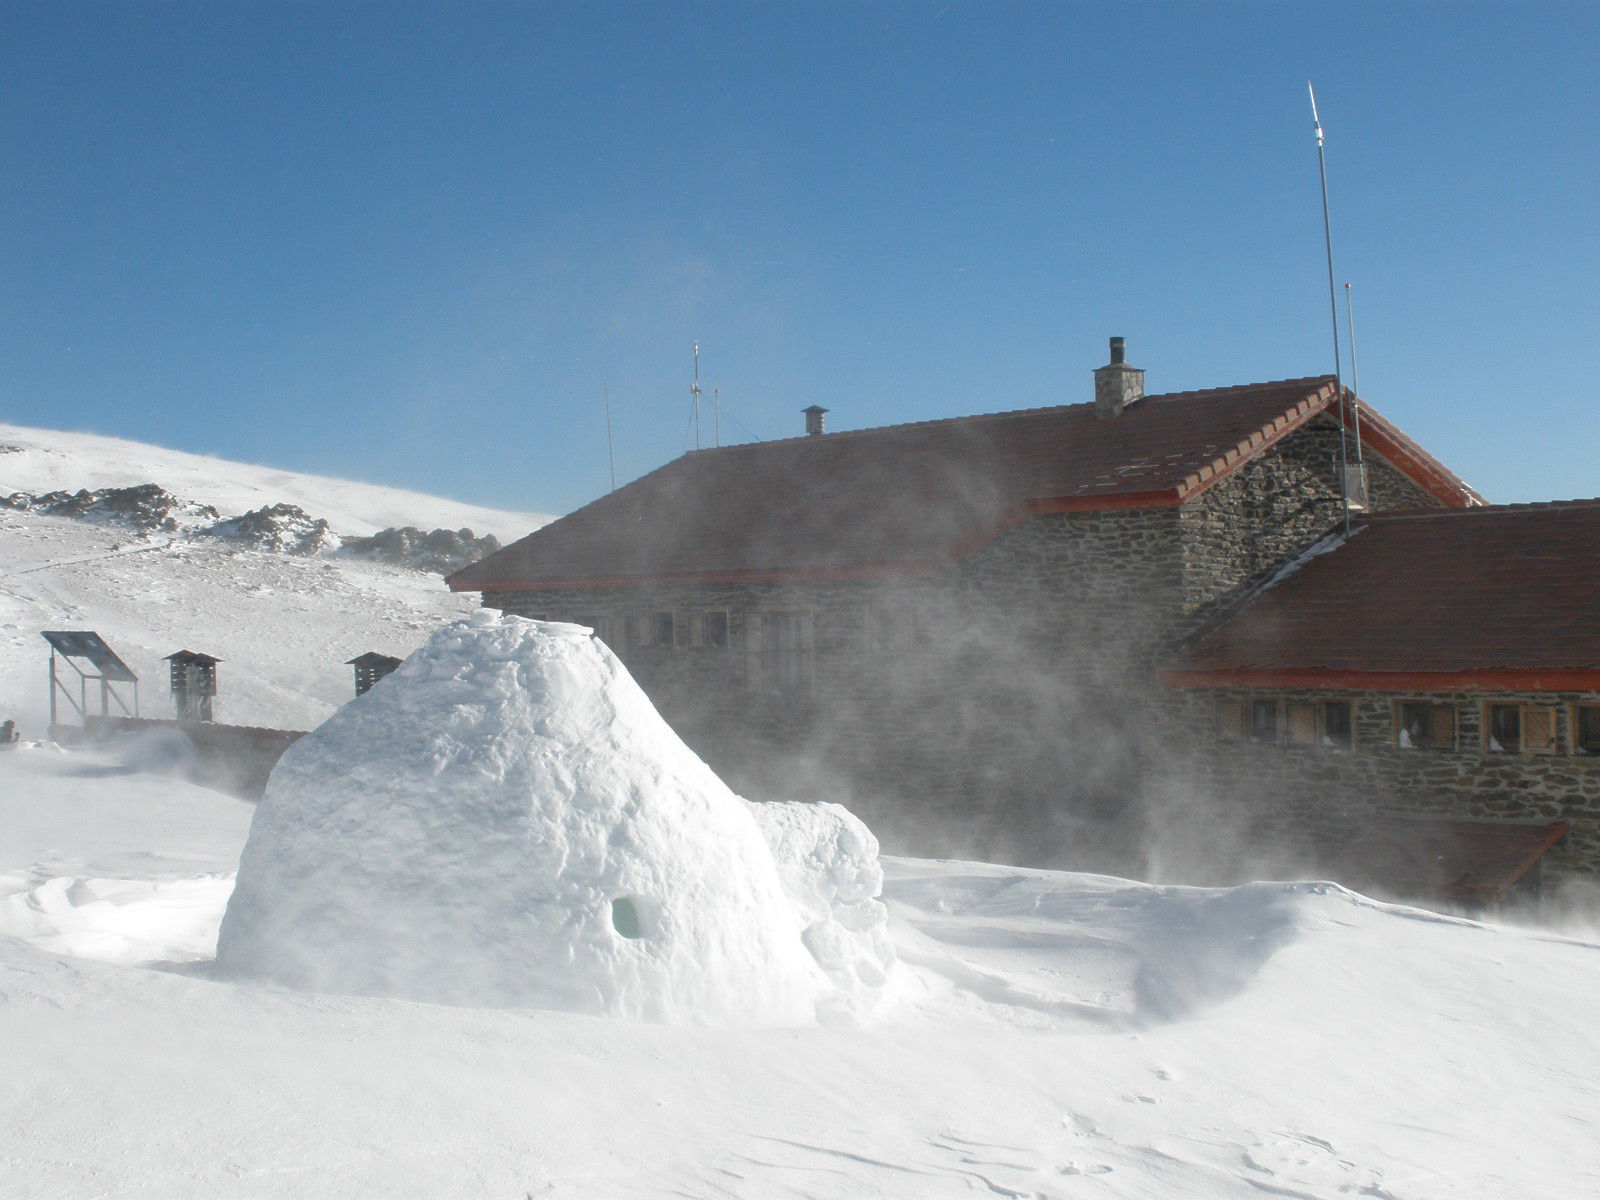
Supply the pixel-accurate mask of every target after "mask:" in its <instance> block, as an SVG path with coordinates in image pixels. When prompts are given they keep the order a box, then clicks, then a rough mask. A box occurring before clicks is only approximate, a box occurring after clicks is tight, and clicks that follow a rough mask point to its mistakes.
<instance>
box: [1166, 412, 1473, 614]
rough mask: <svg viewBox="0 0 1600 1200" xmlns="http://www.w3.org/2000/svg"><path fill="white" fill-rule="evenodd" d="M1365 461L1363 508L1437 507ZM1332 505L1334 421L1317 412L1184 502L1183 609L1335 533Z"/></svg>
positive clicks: (1339, 521) (1376, 460)
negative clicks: (1365, 500)
mask: <svg viewBox="0 0 1600 1200" xmlns="http://www.w3.org/2000/svg"><path fill="white" fill-rule="evenodd" d="M1352 445H1353V443H1352ZM1366 466H1367V492H1368V506H1367V507H1368V511H1370V512H1394V511H1403V510H1406V509H1415V508H1440V507H1443V506H1442V505H1441V503H1440V502H1439V501H1438V500H1437V499H1435V498H1434V497H1433V496H1432V495H1431V494H1429V493H1428V492H1427V491H1425V490H1423V489H1422V488H1420V487H1418V486H1417V485H1416V484H1415V483H1413V482H1412V481H1411V480H1410V479H1408V478H1407V477H1406V476H1405V475H1403V474H1401V473H1400V472H1399V471H1398V470H1396V469H1395V468H1394V467H1392V466H1390V465H1389V464H1388V463H1387V462H1385V461H1384V460H1383V459H1382V458H1380V457H1379V456H1378V455H1377V454H1375V453H1372V452H1371V451H1368V452H1367V455H1366ZM1339 503H1340V493H1339V427H1338V426H1337V425H1336V424H1334V422H1333V420H1332V419H1331V418H1328V417H1320V418H1318V419H1317V420H1316V421H1314V422H1312V424H1310V425H1308V426H1307V427H1305V428H1304V429H1301V430H1298V431H1297V432H1295V433H1294V434H1292V435H1290V436H1289V437H1287V438H1285V439H1284V440H1283V441H1282V442H1281V443H1279V445H1278V446H1276V447H1275V448H1274V449H1273V451H1272V452H1270V453H1268V454H1264V455H1262V456H1261V457H1260V458H1258V459H1255V460H1254V461H1252V462H1249V463H1246V464H1245V465H1244V466H1243V467H1241V468H1239V469H1238V470H1237V471H1236V472H1234V473H1233V474H1232V475H1230V476H1229V477H1228V478H1226V479H1224V480H1223V481H1222V482H1221V483H1219V484H1217V485H1216V486H1215V487H1213V488H1210V489H1209V490H1207V491H1206V492H1203V493H1202V494H1201V495H1200V496H1198V497H1196V498H1195V499H1194V500H1193V501H1191V502H1190V503H1189V504H1186V505H1184V507H1183V517H1182V520H1183V548H1184V563H1183V567H1184V592H1185V605H1186V607H1187V608H1188V609H1189V610H1190V611H1192V612H1194V613H1195V614H1196V615H1197V616H1204V615H1205V614H1206V613H1209V612H1213V611H1218V610H1221V609H1225V608H1227V607H1228V606H1229V605H1230V604H1231V603H1232V602H1233V601H1234V600H1235V599H1237V598H1238V597H1239V595H1240V594H1242V593H1243V592H1247V591H1249V590H1250V589H1251V588H1253V587H1256V586H1258V585H1259V584H1261V583H1263V582H1265V581H1266V580H1267V579H1268V578H1270V577H1271V575H1272V574H1273V572H1275V571H1276V570H1278V569H1279V567H1281V566H1282V565H1283V564H1284V563H1285V562H1287V561H1289V560H1291V559H1293V558H1294V556H1295V555H1296V554H1298V553H1300V552H1301V551H1302V550H1304V549H1305V548H1306V547H1308V546H1310V545H1312V544H1313V543H1315V542H1316V541H1318V540H1319V539H1320V538H1322V537H1325V536H1326V535H1328V534H1330V533H1333V532H1336V531H1338V530H1339V529H1340V528H1341V527H1342V526H1343V518H1342V516H1341V512H1340V507H1339ZM1357 519H1359V518H1357Z"/></svg>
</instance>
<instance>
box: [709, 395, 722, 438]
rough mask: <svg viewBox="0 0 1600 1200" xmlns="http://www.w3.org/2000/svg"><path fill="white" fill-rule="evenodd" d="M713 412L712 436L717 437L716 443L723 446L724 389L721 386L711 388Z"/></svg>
mask: <svg viewBox="0 0 1600 1200" xmlns="http://www.w3.org/2000/svg"><path fill="white" fill-rule="evenodd" d="M711 413H712V418H713V423H712V426H711V430H712V436H713V438H714V439H715V441H716V444H717V445H718V446H721V445H722V389H721V388H712V389H711Z"/></svg>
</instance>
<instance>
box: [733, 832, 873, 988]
mask: <svg viewBox="0 0 1600 1200" xmlns="http://www.w3.org/2000/svg"><path fill="white" fill-rule="evenodd" d="M750 810H751V812H752V813H754V814H755V818H756V823H757V824H758V825H760V826H761V830H762V832H763V833H764V834H765V835H766V838H767V845H768V846H770V847H771V848H772V855H773V857H774V858H775V859H776V860H777V863H778V875H779V878H780V879H781V880H782V882H783V887H784V891H786V892H787V893H788V894H789V897H790V899H791V900H793V902H794V903H795V905H796V906H797V907H798V908H799V909H800V911H801V912H802V913H803V914H804V916H805V919H806V922H807V924H806V928H805V931H804V933H802V934H801V937H802V938H803V939H804V941H805V944H806V949H808V950H810V951H811V956H812V957H813V958H815V959H816V960H817V963H818V965H820V966H821V967H822V969H823V970H824V971H826V972H827V973H828V976H829V978H831V979H832V980H833V981H834V982H835V983H836V984H838V985H839V989H840V996H841V999H853V998H854V997H855V994H856V993H857V992H859V990H860V988H861V986H862V985H863V984H865V985H866V986H867V988H869V989H872V988H880V987H882V986H883V985H884V984H886V983H887V982H888V980H889V972H890V970H891V969H892V968H893V966H894V962H895V952H894V944H893V942H892V941H891V940H890V938H889V910H888V909H887V908H886V907H884V905H883V903H882V901H880V900H879V899H878V897H879V895H881V894H882V892H883V867H882V866H881V865H880V864H879V862H878V839H877V838H875V837H873V836H872V831H871V830H870V829H868V828H867V827H866V826H865V825H864V824H862V822H861V821H860V819H859V818H857V817H856V816H855V815H854V814H853V813H851V812H850V811H849V810H848V809H846V808H842V807H840V806H839V805H837V804H803V803H797V802H793V801H791V802H786V803H753V804H751V805H750Z"/></svg>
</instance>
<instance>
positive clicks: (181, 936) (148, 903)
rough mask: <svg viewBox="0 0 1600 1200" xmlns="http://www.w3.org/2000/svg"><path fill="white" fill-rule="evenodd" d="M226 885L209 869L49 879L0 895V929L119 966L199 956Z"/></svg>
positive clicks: (204, 952)
mask: <svg viewBox="0 0 1600 1200" xmlns="http://www.w3.org/2000/svg"><path fill="white" fill-rule="evenodd" d="M232 888H233V881H232V880H231V879H229V878H227V877H226V876H217V875H208V876H204V877H202V878H198V879H160V880H144V879H76V878H71V877H65V878H57V879H50V880H46V881H45V882H44V883H42V884H40V885H39V886H37V887H34V888H31V889H28V890H27V891H22V892H18V893H16V894H14V895H9V896H4V897H0V935H4V936H6V937H14V938H20V939H21V940H22V941H25V942H30V943H32V944H33V945H35V946H37V947H39V949H41V950H48V951H50V952H51V953H52V954H67V955H71V956H72V957H74V958H92V959H98V960H99V961H101V962H109V963H117V964H119V965H121V966H142V965H146V964H149V963H160V962H172V963H177V962H199V961H202V960H204V959H208V958H210V957H211V956H212V954H213V952H214V951H215V949H216V945H217V924H216V923H217V915H218V914H219V913H220V912H221V911H222V906H223V903H224V902H225V901H226V900H227V898H228V893H229V891H231V890H232Z"/></svg>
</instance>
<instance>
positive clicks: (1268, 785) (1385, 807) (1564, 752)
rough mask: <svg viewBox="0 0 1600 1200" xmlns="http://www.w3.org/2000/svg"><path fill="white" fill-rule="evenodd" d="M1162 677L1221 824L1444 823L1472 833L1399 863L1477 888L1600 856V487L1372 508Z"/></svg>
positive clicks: (1439, 880)
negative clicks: (1584, 492) (1597, 494)
mask: <svg viewBox="0 0 1600 1200" xmlns="http://www.w3.org/2000/svg"><path fill="white" fill-rule="evenodd" d="M1163 678H1164V680H1165V682H1167V683H1168V684H1169V685H1170V686H1171V687H1172V688H1173V695H1174V699H1175V703H1174V705H1173V708H1174V711H1175V712H1176V714H1177V716H1176V720H1177V724H1178V725H1179V727H1180V728H1182V729H1183V731H1184V733H1183V738H1182V740H1184V741H1185V742H1186V743H1188V744H1189V745H1190V746H1192V747H1193V753H1192V761H1193V764H1194V765H1193V768H1192V771H1193V778H1195V779H1196V780H1197V782H1198V783H1199V785H1200V786H1202V787H1204V788H1205V789H1206V790H1207V791H1208V793H1209V794H1211V795H1213V796H1216V797H1225V798H1226V800H1225V803H1226V805H1227V806H1228V808H1230V809H1231V810H1232V812H1231V817H1232V819H1231V820H1224V821H1223V824H1225V825H1226V826H1227V827H1229V828H1232V829H1236V830H1238V829H1248V830H1249V831H1250V833H1251V835H1252V836H1254V837H1256V838H1257V839H1260V840H1261V841H1262V842H1263V843H1270V844H1271V845H1273V846H1274V847H1276V848H1277V849H1278V850H1279V851H1280V853H1281V851H1282V850H1283V848H1285V847H1293V846H1298V847H1299V849H1300V851H1301V853H1302V854H1303V855H1304V856H1305V857H1306V859H1308V860H1309V861H1312V862H1318V863H1326V862H1330V861H1333V862H1336V861H1339V860H1340V859H1341V857H1346V858H1347V857H1348V855H1347V853H1346V851H1347V848H1349V847H1351V846H1359V845H1360V844H1361V843H1362V842H1363V839H1366V838H1368V837H1369V836H1370V833H1371V831H1372V830H1373V829H1374V828H1377V827H1382V828H1383V829H1385V830H1386V831H1387V834H1388V836H1389V837H1390V839H1391V840H1393V839H1394V838H1395V837H1400V836H1404V835H1405V834H1407V833H1410V834H1412V835H1413V837H1414V840H1415V839H1416V838H1417V837H1420V836H1422V835H1428V834H1431V833H1432V832H1434V831H1435V830H1436V829H1437V826H1436V825H1434V826H1431V827H1430V826H1427V825H1421V824H1418V823H1417V822H1418V821H1420V820H1427V821H1431V822H1438V821H1441V820H1443V821H1450V822H1453V823H1454V824H1455V826H1456V827H1457V830H1458V832H1459V833H1460V835H1461V838H1460V839H1458V840H1470V841H1471V842H1472V843H1473V845H1472V846H1471V847H1470V848H1464V847H1462V846H1457V847H1456V849H1455V850H1454V851H1453V852H1448V853H1443V854H1439V853H1435V854H1432V855H1424V854H1421V853H1418V854H1415V855H1413V856H1412V860H1411V861H1410V862H1408V863H1390V864H1389V867H1390V869H1391V872H1393V871H1395V870H1396V869H1398V873H1399V875H1400V876H1401V878H1402V879H1403V880H1404V881H1405V882H1408V883H1412V884H1415V885H1421V886H1424V887H1426V889H1427V890H1432V891H1444V892H1447V893H1451V894H1455V895H1457V896H1459V897H1460V898H1462V899H1465V900H1475V899H1486V898H1487V899H1497V898H1500V897H1498V896H1497V895H1494V894H1493V893H1497V892H1503V891H1505V890H1506V888H1507V887H1508V886H1509V885H1510V884H1513V883H1516V882H1517V881H1518V880H1525V881H1527V882H1529V883H1531V882H1533V881H1534V880H1535V879H1536V878H1537V875H1536V873H1535V872H1533V871H1531V870H1530V868H1532V867H1534V866H1535V865H1536V864H1537V863H1538V860H1539V858H1540V856H1541V855H1543V854H1544V853H1545V852H1546V851H1548V858H1547V859H1546V860H1545V863H1544V865H1545V866H1546V867H1548V868H1550V869H1552V870H1555V871H1558V872H1566V873H1575V872H1582V873H1591V874H1592V873H1594V872H1596V871H1597V870H1600V501H1596V500H1586V501H1572V502H1566V503H1554V504H1520V505H1496V506H1492V507H1482V508H1470V509H1465V510H1443V509H1441V510H1436V511H1432V512H1417V513H1406V514H1394V515H1372V516H1368V517H1365V518H1363V519H1362V520H1361V521H1359V522H1358V523H1357V524H1356V525H1355V527H1354V531H1353V534H1352V536H1351V537H1350V538H1349V539H1348V540H1344V539H1337V540H1335V541H1333V542H1331V543H1330V545H1329V548H1328V552H1327V553H1324V554H1321V555H1318V556H1316V557H1313V558H1309V559H1308V560H1307V561H1305V562H1304V563H1303V564H1301V565H1299V566H1298V567H1295V568H1293V569H1290V570H1287V571H1285V572H1284V573H1283V574H1282V576H1281V577H1280V578H1278V579H1277V580H1275V581H1273V582H1272V584H1271V586H1268V587H1265V588H1262V589H1261V590H1259V592H1258V593H1257V594H1255V595H1253V596H1251V597H1249V598H1248V599H1246V600H1245V601H1244V602H1243V603H1241V604H1238V605H1236V606H1235V607H1233V608H1232V609H1230V610H1229V611H1228V612H1227V613H1226V614H1224V615H1222V616H1221V618H1220V619H1219V620H1218V621H1216V622H1214V623H1212V624H1211V625H1210V626H1209V627H1206V628H1203V629H1201V630H1199V631H1197V633H1196V635H1195V636H1194V637H1193V638H1192V639H1191V640H1190V642H1189V644H1188V645H1187V646H1185V647H1183V648H1182V649H1181V650H1180V651H1179V652H1178V653H1177V654H1175V655H1174V656H1173V658H1172V660H1171V661H1170V662H1169V664H1168V666H1167V668H1166V669H1165V670H1164V671H1163ZM1390 857H1391V858H1392V857H1393V854H1392V852H1391V854H1390ZM1347 869H1348V870H1352V871H1359V864H1347Z"/></svg>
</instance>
